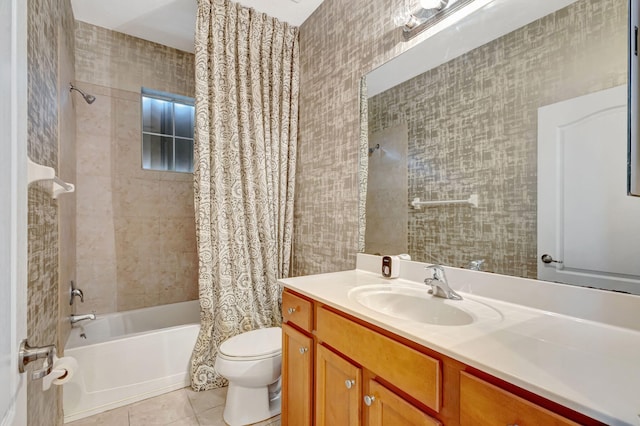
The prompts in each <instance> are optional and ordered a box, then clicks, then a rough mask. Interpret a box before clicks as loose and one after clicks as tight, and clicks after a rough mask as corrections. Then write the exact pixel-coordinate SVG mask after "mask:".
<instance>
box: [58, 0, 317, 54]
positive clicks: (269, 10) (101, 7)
mask: <svg viewBox="0 0 640 426" xmlns="http://www.w3.org/2000/svg"><path fill="white" fill-rule="evenodd" d="M322 1H323V0H237V1H236V2H237V3H240V4H241V5H243V6H246V7H252V8H254V9H256V10H257V11H259V12H264V13H266V14H267V15H269V16H273V17H276V18H278V19H279V20H281V21H285V22H288V23H290V24H292V25H295V26H300V25H301V24H302V23H303V22H304V21H305V20H306V19H307V18H308V17H309V16H310V15H311V14H312V13H313V11H314V10H316V8H317V7H318V6H320V4H321V3H322ZM71 5H72V7H73V14H74V16H75V19H76V20H78V21H83V22H88V23H90V24H93V25H96V26H99V27H104V28H108V29H110V30H114V31H118V32H121V33H124V34H129V35H131V36H134V37H139V38H142V39H145V40H150V41H153V42H156V43H160V44H164V45H166V46H171V47H175V48H176V49H180V50H185V51H187V52H193V34H194V31H195V20H196V10H197V0H109V1H104V0H71Z"/></svg>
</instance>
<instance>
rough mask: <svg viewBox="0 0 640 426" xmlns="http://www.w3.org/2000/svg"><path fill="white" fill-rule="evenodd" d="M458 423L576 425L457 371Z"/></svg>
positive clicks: (476, 424)
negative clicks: (458, 380) (458, 393)
mask: <svg viewBox="0 0 640 426" xmlns="http://www.w3.org/2000/svg"><path fill="white" fill-rule="evenodd" d="M460 424H461V425H462V426H464V425H469V426H483V425H487V426H489V425H515V424H517V425H519V426H528V425H545V426H555V425H562V426H565V425H578V423H574V422H573V421H571V420H569V419H567V418H565V417H563V416H561V415H559V414H556V413H553V412H551V411H549V410H547V409H545V408H542V407H540V406H538V405H536V404H534V403H532V402H530V401H527V400H526V399H523V398H520V397H519V396H516V395H514V394H512V393H510V392H507V391H505V390H504V389H500V388H499V387H497V386H494V385H492V384H490V383H487V382H485V381H484V380H481V379H478V378H477V377H474V376H472V375H470V374H468V373H465V372H464V371H463V372H460Z"/></svg>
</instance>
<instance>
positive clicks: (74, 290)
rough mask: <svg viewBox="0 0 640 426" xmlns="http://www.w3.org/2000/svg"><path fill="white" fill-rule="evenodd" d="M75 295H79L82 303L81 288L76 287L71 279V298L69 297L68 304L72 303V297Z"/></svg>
mask: <svg viewBox="0 0 640 426" xmlns="http://www.w3.org/2000/svg"><path fill="white" fill-rule="evenodd" d="M76 296H78V297H80V302H82V303H84V294H83V293H82V290H80V289H79V288H76V286H75V284H74V282H73V281H71V298H70V299H69V305H73V298H74V297H76Z"/></svg>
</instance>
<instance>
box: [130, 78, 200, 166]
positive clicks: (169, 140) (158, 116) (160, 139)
mask: <svg viewBox="0 0 640 426" xmlns="http://www.w3.org/2000/svg"><path fill="white" fill-rule="evenodd" d="M194 114H195V111H194V107H193V99H192V98H187V97H185V96H179V95H173V94H171V93H164V92H157V91H153V90H149V89H142V168H143V169H146V170H166V171H171V172H184V173H191V172H193V130H194V121H195V119H194Z"/></svg>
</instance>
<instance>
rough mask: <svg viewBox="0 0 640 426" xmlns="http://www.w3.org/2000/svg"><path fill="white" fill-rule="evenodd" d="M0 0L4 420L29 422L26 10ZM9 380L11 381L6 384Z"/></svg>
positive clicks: (17, 1) (17, 2)
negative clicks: (22, 352)
mask: <svg viewBox="0 0 640 426" xmlns="http://www.w3.org/2000/svg"><path fill="white" fill-rule="evenodd" d="M26 3H27V2H25V1H21V0H11V1H3V2H2V3H1V4H0V58H2V59H1V61H2V62H1V64H2V65H1V66H0V150H1V153H0V383H2V386H0V424H1V425H3V426H9V425H25V424H27V415H26V388H27V385H26V380H27V378H26V375H19V374H18V363H17V361H18V347H19V344H20V341H22V339H24V338H25V337H26V323H27V288H26V283H27V261H26V259H27V249H26V240H27V223H26V220H27V182H26V166H27V160H26V159H27V154H26V133H27V125H26V123H27V121H26V102H27V101H26V99H27V98H26V93H27V84H26V81H27V74H26V70H27V59H26V58H27V55H26V52H27V49H26V39H27V32H26V28H27V25H26V23H27V14H26ZM7 384H8V386H7Z"/></svg>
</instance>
